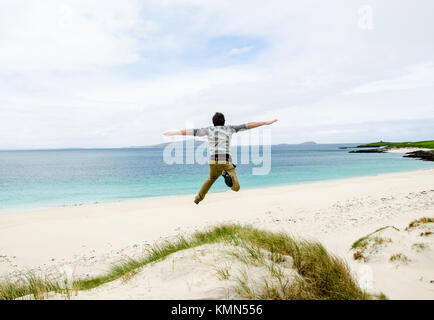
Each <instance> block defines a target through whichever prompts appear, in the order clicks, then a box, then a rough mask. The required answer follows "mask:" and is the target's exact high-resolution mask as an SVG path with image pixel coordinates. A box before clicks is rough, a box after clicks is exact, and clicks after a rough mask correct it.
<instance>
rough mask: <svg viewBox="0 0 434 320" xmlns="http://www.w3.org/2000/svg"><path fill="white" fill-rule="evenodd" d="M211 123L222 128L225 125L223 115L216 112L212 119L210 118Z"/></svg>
mask: <svg viewBox="0 0 434 320" xmlns="http://www.w3.org/2000/svg"><path fill="white" fill-rule="evenodd" d="M212 123H213V124H214V125H215V126H224V125H225V116H224V115H223V113H220V112H216V113H215V115H214V117H212Z"/></svg>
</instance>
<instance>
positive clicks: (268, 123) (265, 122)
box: [247, 119, 277, 129]
mask: <svg viewBox="0 0 434 320" xmlns="http://www.w3.org/2000/svg"><path fill="white" fill-rule="evenodd" d="M276 121H277V119H274V120H271V121H261V122H249V123H248V124H247V125H248V126H249V129H253V128H257V127H261V126H268V125H270V124H273V123H275V122H276Z"/></svg>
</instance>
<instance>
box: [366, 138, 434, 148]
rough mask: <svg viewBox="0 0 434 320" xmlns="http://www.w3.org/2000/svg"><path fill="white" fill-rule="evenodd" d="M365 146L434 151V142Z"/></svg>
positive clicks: (386, 143) (384, 143)
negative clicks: (428, 149)
mask: <svg viewBox="0 0 434 320" xmlns="http://www.w3.org/2000/svg"><path fill="white" fill-rule="evenodd" d="M363 146H366V147H383V146H386V147H393V148H430V149H434V140H427V141H416V142H384V141H380V142H373V143H368V144H365V145H363Z"/></svg>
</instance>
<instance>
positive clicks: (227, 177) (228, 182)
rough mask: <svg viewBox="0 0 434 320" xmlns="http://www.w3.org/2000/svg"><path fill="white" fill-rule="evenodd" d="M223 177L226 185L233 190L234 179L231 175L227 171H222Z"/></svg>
mask: <svg viewBox="0 0 434 320" xmlns="http://www.w3.org/2000/svg"><path fill="white" fill-rule="evenodd" d="M222 177H223V178H225V183H226V185H227V186H228V187H229V188H232V184H233V182H232V177H231V175H230V174H229V173H228V172H227V171H226V170H223V171H222Z"/></svg>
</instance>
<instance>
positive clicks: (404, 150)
mask: <svg viewBox="0 0 434 320" xmlns="http://www.w3.org/2000/svg"><path fill="white" fill-rule="evenodd" d="M415 151H433V149H428V148H387V150H386V152H389V153H408V152H415Z"/></svg>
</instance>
